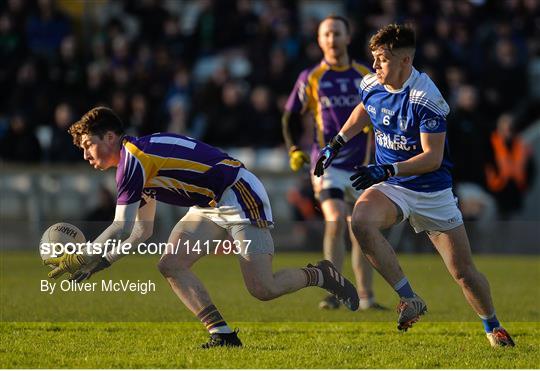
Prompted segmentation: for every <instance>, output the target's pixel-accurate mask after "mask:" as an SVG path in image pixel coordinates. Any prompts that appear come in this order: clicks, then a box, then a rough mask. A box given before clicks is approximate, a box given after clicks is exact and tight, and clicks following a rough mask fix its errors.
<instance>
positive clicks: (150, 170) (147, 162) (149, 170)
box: [124, 141, 158, 182]
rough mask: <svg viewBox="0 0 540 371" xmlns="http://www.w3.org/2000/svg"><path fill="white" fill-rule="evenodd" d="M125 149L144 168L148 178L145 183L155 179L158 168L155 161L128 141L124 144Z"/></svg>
mask: <svg viewBox="0 0 540 371" xmlns="http://www.w3.org/2000/svg"><path fill="white" fill-rule="evenodd" d="M124 147H125V148H126V150H127V151H128V152H129V153H131V154H132V155H133V156H135V157H136V158H137V160H139V162H140V163H141V166H142V167H143V170H144V174H145V176H146V179H144V181H145V182H146V181H147V180H148V179H151V178H153V177H154V176H155V175H156V174H157V172H158V167H157V166H156V164H155V163H154V161H152V159H151V158H150V157H148V155H147V154H146V153H144V152H143V151H141V150H140V149H139V148H138V147H137V146H136V145H135V144H133V143H131V142H128V141H125V142H124Z"/></svg>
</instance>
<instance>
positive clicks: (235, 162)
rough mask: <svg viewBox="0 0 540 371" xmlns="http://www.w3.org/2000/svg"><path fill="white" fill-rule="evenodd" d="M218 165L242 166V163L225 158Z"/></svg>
mask: <svg viewBox="0 0 540 371" xmlns="http://www.w3.org/2000/svg"><path fill="white" fill-rule="evenodd" d="M216 165H227V166H232V167H241V166H242V163H241V162H240V161H236V160H231V159H225V160H221V161H220V162H218V163H217V164H216Z"/></svg>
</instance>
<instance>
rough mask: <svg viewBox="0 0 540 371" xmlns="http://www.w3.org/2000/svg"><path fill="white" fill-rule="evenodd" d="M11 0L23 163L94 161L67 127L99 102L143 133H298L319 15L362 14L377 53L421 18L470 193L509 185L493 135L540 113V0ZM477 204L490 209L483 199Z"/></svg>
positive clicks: (7, 48)
mask: <svg viewBox="0 0 540 371" xmlns="http://www.w3.org/2000/svg"><path fill="white" fill-rule="evenodd" d="M0 6H1V8H0V53H1V55H0V84H1V86H2V89H1V90H0V156H1V157H2V158H3V159H4V160H7V161H17V162H40V161H41V162H72V161H80V160H81V159H80V157H81V155H80V153H79V151H78V150H77V149H76V148H74V147H73V146H72V145H71V138H70V137H69V135H68V134H67V133H66V129H67V127H68V126H69V125H70V124H71V123H72V122H73V121H74V120H76V119H77V118H78V117H79V116H80V115H81V114H83V113H84V112H86V111H87V110H88V109H90V108H91V107H92V106H95V105H107V106H110V107H112V108H113V109H114V110H115V111H116V112H117V113H118V114H119V116H120V117H121V119H122V120H123V121H124V123H125V124H126V126H127V127H128V133H129V134H132V135H145V134H149V133H152V132H157V131H170V132H175V133H182V134H187V135H190V136H193V137H196V138H199V139H202V140H204V141H206V142H208V143H210V144H213V145H217V146H221V147H243V146H249V147H255V148H273V147H279V146H282V145H283V144H282V138H281V123H280V116H281V113H282V110H283V106H284V102H285V100H286V98H287V95H288V94H289V92H290V90H291V89H292V87H293V85H294V82H295V80H296V77H297V75H298V73H299V72H300V71H301V70H302V69H303V68H306V67H307V66H310V65H314V64H316V63H318V62H319V61H320V59H321V57H322V54H321V52H320V50H319V48H318V45H317V38H316V34H317V26H318V22H319V20H320V19H321V18H323V17H324V16H325V15H327V14H329V13H335V14H344V15H346V16H347V17H348V18H349V19H350V21H351V25H352V32H353V37H352V42H351V45H350V54H351V56H353V57H354V58H355V59H357V60H359V61H361V62H364V63H366V64H368V65H371V57H370V54H369V52H368V50H367V48H366V44H367V41H368V40H369V37H370V36H371V35H372V34H373V33H374V32H375V31H376V30H377V29H378V28H380V27H382V26H384V25H386V24H388V23H392V22H411V23H413V24H414V25H415V27H416V29H417V37H418V40H417V54H416V57H415V66H416V67H417V68H418V69H420V70H422V71H424V72H426V73H428V74H429V75H430V76H431V77H432V79H433V80H434V81H435V83H436V84H437V85H438V87H439V88H440V90H441V91H442V93H443V95H444V96H445V97H446V99H447V101H448V102H449V104H450V106H451V110H452V111H451V112H452V113H451V116H450V117H449V132H448V135H449V137H450V141H451V151H452V148H455V149H456V150H453V151H452V155H453V158H454V160H455V163H456V168H455V177H456V180H457V182H459V183H464V184H466V185H467V184H469V185H472V189H471V188H470V187H469V188H467V187H465V188H464V189H465V191H464V192H465V194H466V195H467V194H471V192H472V194H474V192H475V188H474V187H475V186H476V187H480V188H481V189H488V190H490V191H492V193H494V194H496V193H497V192H501V182H502V183H504V179H503V180H502V181H501V179H495V178H496V177H495V178H494V177H493V176H491V178H489V176H488V175H487V173H489V170H487V168H489V166H490V164H492V165H493V166H494V167H495V172H496V173H497V176H499V175H500V174H499V173H498V172H497V171H496V167H497V166H498V165H497V161H498V159H499V160H500V158H499V157H500V156H503V157H504V156H505V153H501V150H502V149H501V148H502V147H501V146H499V147H497V145H496V143H499V142H497V139H496V138H495V139H494V138H493V134H492V133H500V134H501V135H502V137H503V140H502V143H503V144H505V145H507V146H508V148H509V153H514V152H513V150H512V146H513V144H512V143H513V142H512V140H513V138H518V141H519V136H517V135H519V133H520V132H521V131H523V130H524V129H526V128H527V127H530V126H531V125H532V124H533V123H534V122H535V121H537V120H538V119H539V107H540V88H539V86H540V85H539V84H538V81H539V80H540V1H538V0H505V1H487V0H470V1H467V0H460V1H452V0H441V1H429V0H410V1H397V0H381V1H379V0H377V1H375V0H364V1H355V0H342V1H337V0H336V1H309V0H304V1H302V0H299V1H293V0H259V1H249V0H178V1H177V0H163V1H159V0H133V1H132V0H116V1H113V0H110V1H106V0H92V1H82V0H81V1H79V0H57V1H53V0H4V1H2V2H1V5H0ZM520 148H521V147H520ZM516 151H517V150H516ZM518 152H519V151H518ZM525 152H527V151H525ZM525 152H523V153H525ZM520 153H521V152H520ZM498 156H499V157H498ZM516 161H517V160H516ZM522 162H523V161H522ZM519 164H520V166H523V167H524V169H525V170H524V171H525V173H526V174H525V178H526V179H525V180H523V179H521V178H523V177H521V178H519V174H513V173H512V174H510V173H508V172H507V174H505V176H506V178H507V179H506V180H507V181H508V180H510V181H514V183H515V184H514V185H513V186H512V187H513V188H512V189H513V191H515V192H517V193H519V192H521V190H522V189H525V188H526V187H527V182H528V180H529V178H530V177H531V174H530V172H529V169H530V168H531V163H530V161H529V159H528V158H527V160H526V161H524V162H523V163H521V162H519ZM492 170H493V169H492ZM493 174H494V173H493ZM493 174H492V175H493ZM514 175H515V176H514ZM501 176H502V175H501ZM487 178H489V179H487ZM518 178H519V179H518ZM497 181H498V182H497ZM507 183H508V182H507ZM504 185H507V184H506V183H504ZM503 188H504V187H503ZM505 197H506V196H505ZM508 207H509V208H512V205H509V206H508ZM469 208H471V213H473V214H474V208H475V206H474V203H473V204H472V205H469Z"/></svg>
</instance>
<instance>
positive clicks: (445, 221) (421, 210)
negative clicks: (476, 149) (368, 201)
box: [370, 182, 463, 233]
mask: <svg viewBox="0 0 540 371" xmlns="http://www.w3.org/2000/svg"><path fill="white" fill-rule="evenodd" d="M371 188H372V189H376V190H378V191H380V192H382V193H383V194H384V195H385V196H386V197H388V198H389V199H390V200H391V201H393V202H394V203H395V204H396V205H397V206H398V207H399V208H400V209H401V211H402V213H403V220H405V219H409V223H410V224H411V226H412V227H413V228H414V231H415V232H416V233H420V232H422V231H428V232H431V231H447V230H450V229H453V228H456V227H458V226H460V225H462V224H463V217H462V216H461V211H459V208H458V206H457V198H456V197H455V196H454V194H453V193H452V189H451V188H447V189H443V190H442V191H437V192H416V191H412V190H410V189H407V188H404V187H400V186H397V185H394V184H388V183H386V182H382V183H378V184H375V185H373V186H371V187H370V189H371ZM403 220H401V221H403ZM401 221H400V222H401Z"/></svg>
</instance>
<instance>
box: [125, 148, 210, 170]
mask: <svg viewBox="0 0 540 371" xmlns="http://www.w3.org/2000/svg"><path fill="white" fill-rule="evenodd" d="M124 146H125V147H126V149H127V150H128V151H129V152H130V153H131V154H132V155H133V156H135V157H137V159H138V160H139V161H140V162H141V164H142V166H143V168H144V171H145V173H146V179H150V178H153V177H154V176H155V175H156V174H157V172H158V170H173V169H178V170H187V171H194V172H197V173H205V172H207V171H208V170H210V169H211V168H212V166H210V165H206V164H203V163H200V162H197V161H190V160H185V159H179V158H172V157H161V156H157V155H152V154H149V153H146V152H143V151H141V150H140V149H139V148H138V147H137V146H136V145H134V144H133V143H131V142H127V141H126V142H125V144H124Z"/></svg>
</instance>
